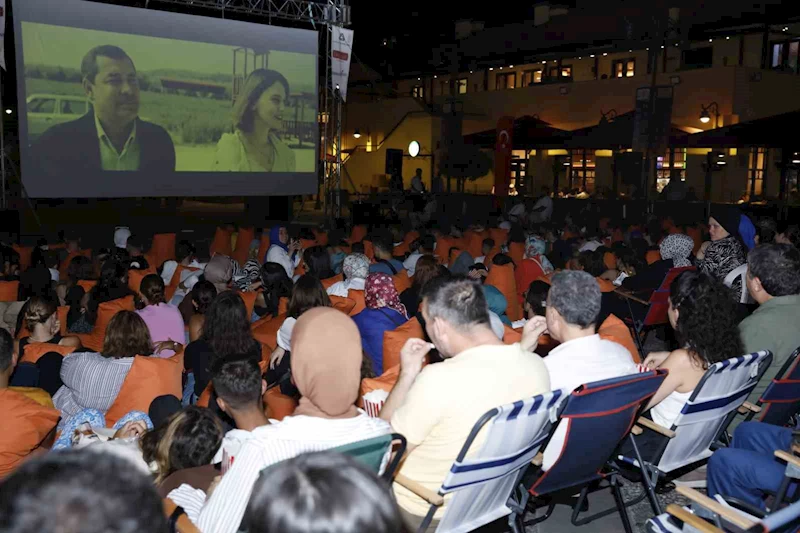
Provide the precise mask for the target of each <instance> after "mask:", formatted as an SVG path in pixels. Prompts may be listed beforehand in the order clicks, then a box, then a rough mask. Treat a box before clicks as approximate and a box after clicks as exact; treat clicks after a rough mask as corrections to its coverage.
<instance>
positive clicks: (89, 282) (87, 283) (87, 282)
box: [78, 279, 97, 292]
mask: <svg viewBox="0 0 800 533" xmlns="http://www.w3.org/2000/svg"><path fill="white" fill-rule="evenodd" d="M95 285H97V280H96V279H79V280H78V287H80V288H82V289H83V290H84V291H85V292H89V291H90V290H92V289H93V288H94V286H95Z"/></svg>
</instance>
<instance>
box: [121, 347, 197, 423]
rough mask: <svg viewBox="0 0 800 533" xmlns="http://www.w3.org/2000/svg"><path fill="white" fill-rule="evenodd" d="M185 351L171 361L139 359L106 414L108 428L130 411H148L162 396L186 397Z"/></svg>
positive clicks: (134, 363)
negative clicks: (183, 385) (182, 381)
mask: <svg viewBox="0 0 800 533" xmlns="http://www.w3.org/2000/svg"><path fill="white" fill-rule="evenodd" d="M182 376H183V352H179V353H177V354H175V355H173V356H172V357H170V358H166V359H162V358H161V357H144V356H137V357H135V358H134V359H133V365H132V366H131V369H130V371H129V372H128V375H127V376H126V377H125V381H124V382H123V383H122V388H121V389H120V390H119V394H118V395H117V399H116V400H114V403H113V404H112V405H111V408H110V409H109V410H108V412H107V413H106V425H107V426H108V427H111V426H113V425H114V424H116V423H117V420H119V419H120V418H122V417H123V416H125V415H126V414H128V413H129V412H131V411H142V412H145V413H146V412H148V410H149V409H150V404H151V403H153V400H155V399H156V398H158V397H159V396H164V395H167V394H171V395H173V396H175V397H176V398H178V399H180V398H181V397H182V396H183V387H182V384H181V378H182Z"/></svg>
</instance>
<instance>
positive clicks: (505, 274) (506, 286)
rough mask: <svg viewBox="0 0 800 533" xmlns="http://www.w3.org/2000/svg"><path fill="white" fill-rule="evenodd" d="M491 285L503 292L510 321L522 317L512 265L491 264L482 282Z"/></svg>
mask: <svg viewBox="0 0 800 533" xmlns="http://www.w3.org/2000/svg"><path fill="white" fill-rule="evenodd" d="M484 283H485V284H486V285H491V286H492V287H495V288H496V289H497V290H499V291H500V292H502V293H503V296H505V297H506V302H508V307H507V308H506V316H508V319H509V320H511V321H512V322H514V321H517V320H519V319H520V318H522V305H520V302H519V296H518V295H517V283H516V280H515V278H514V265H492V266H491V267H489V275H488V276H487V277H486V281H485V282H484Z"/></svg>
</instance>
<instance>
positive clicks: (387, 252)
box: [369, 236, 405, 276]
mask: <svg viewBox="0 0 800 533" xmlns="http://www.w3.org/2000/svg"><path fill="white" fill-rule="evenodd" d="M372 249H373V251H374V253H375V263H374V264H372V265H370V267H369V272H370V274H374V273H376V272H382V273H384V274H387V275H389V276H394V275H395V274H397V273H399V272H402V271H403V270H404V269H405V267H404V266H403V263H401V262H400V261H398V260H397V259H395V258H394V257H393V256H392V250H393V249H394V247H393V246H392V240H391V239H390V238H389V237H386V236H379V237H376V238H374V239H373V241H372Z"/></svg>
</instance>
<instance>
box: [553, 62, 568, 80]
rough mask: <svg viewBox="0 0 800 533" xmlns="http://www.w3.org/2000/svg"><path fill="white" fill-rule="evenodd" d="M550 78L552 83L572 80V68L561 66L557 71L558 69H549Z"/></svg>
mask: <svg viewBox="0 0 800 533" xmlns="http://www.w3.org/2000/svg"><path fill="white" fill-rule="evenodd" d="M550 78H551V79H552V81H565V80H571V79H572V66H570V65H562V66H561V70H560V71H559V69H558V67H553V68H551V69H550Z"/></svg>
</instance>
